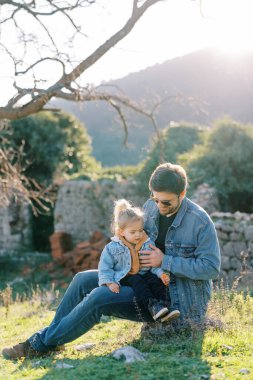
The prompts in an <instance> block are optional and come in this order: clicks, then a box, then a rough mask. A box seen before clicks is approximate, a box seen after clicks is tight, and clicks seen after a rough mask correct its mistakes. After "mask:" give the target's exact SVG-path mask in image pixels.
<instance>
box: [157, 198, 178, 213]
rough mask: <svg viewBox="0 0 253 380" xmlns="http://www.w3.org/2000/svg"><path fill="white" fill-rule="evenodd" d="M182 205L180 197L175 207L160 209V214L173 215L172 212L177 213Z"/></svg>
mask: <svg viewBox="0 0 253 380" xmlns="http://www.w3.org/2000/svg"><path fill="white" fill-rule="evenodd" d="M180 205H181V202H180V201H179V199H178V201H177V205H176V206H174V207H170V208H167V209H165V210H164V211H160V210H159V211H160V214H161V215H164V216H167V215H171V214H175V213H176V212H177V211H178V209H179V207H180Z"/></svg>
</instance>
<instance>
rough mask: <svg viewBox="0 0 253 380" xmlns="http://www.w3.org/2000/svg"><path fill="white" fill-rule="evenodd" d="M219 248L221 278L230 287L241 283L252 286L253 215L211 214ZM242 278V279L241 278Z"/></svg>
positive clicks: (239, 213) (237, 213) (238, 213)
mask: <svg viewBox="0 0 253 380" xmlns="http://www.w3.org/2000/svg"><path fill="white" fill-rule="evenodd" d="M211 217H212V219H213V221H214V224H215V228H216V231H217V234H218V238H219V243H220V247H221V270H222V271H221V276H222V278H223V279H225V282H226V283H227V284H228V285H229V286H231V285H233V283H234V282H235V281H237V279H238V277H239V276H240V275H242V278H241V280H240V281H241V282H243V281H244V280H245V281H246V277H247V284H248V285H251V286H253V214H244V213H241V212H236V213H234V214H232V213H229V212H226V213H222V212H214V213H212V214H211ZM243 277H244V278H243Z"/></svg>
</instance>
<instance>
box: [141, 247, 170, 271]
mask: <svg viewBox="0 0 253 380" xmlns="http://www.w3.org/2000/svg"><path fill="white" fill-rule="evenodd" d="M149 246H150V248H151V250H150V251H140V253H141V254H143V255H145V256H140V257H139V259H140V266H141V268H145V267H154V268H157V267H160V266H161V264H162V261H163V256H164V254H163V252H162V251H161V250H160V249H159V248H157V247H155V246H154V245H152V244H149Z"/></svg>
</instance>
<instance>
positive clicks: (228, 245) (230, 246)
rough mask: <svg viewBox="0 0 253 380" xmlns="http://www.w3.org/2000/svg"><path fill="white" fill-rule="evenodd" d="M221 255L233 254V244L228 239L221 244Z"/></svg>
mask: <svg viewBox="0 0 253 380" xmlns="http://www.w3.org/2000/svg"><path fill="white" fill-rule="evenodd" d="M223 255H225V256H234V246H233V243H232V242H231V241H229V242H228V243H226V244H225V245H224V246H223Z"/></svg>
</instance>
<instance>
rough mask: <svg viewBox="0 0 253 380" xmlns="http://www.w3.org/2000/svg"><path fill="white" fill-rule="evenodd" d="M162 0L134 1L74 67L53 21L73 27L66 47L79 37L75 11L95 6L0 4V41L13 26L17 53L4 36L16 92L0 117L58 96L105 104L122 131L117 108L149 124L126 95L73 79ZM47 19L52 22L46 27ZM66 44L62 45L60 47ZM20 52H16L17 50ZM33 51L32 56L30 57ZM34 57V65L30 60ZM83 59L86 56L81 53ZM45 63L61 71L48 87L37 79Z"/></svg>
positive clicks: (82, 1)
mask: <svg viewBox="0 0 253 380" xmlns="http://www.w3.org/2000/svg"><path fill="white" fill-rule="evenodd" d="M160 1H163V0H146V1H143V0H142V1H140V0H133V2H132V11H131V14H130V15H129V17H128V19H127V21H126V23H125V25H123V26H122V27H121V28H120V29H119V30H118V31H116V32H115V33H114V34H113V35H112V36H111V37H110V38H109V39H106V40H105V41H104V42H103V43H102V44H101V45H100V46H99V47H97V48H96V49H95V50H94V51H93V52H92V53H91V54H90V55H88V56H87V57H83V58H82V59H81V61H80V62H79V63H78V64H76V63H75V57H73V58H72V57H71V56H70V54H67V53H66V51H64V50H62V49H61V48H60V47H59V44H58V40H57V33H56V34H55V23H56V22H59V21H60V22H65V23H66V27H67V23H69V24H70V26H71V27H72V29H73V33H74V35H73V36H71V37H69V39H68V43H69V44H73V41H74V39H75V38H77V37H78V38H80V37H82V36H84V31H83V30H82V27H81V26H79V25H78V24H77V23H76V21H75V17H76V14H77V12H78V11H81V10H82V9H84V8H85V7H87V6H92V5H93V4H94V3H96V1H95V0H68V1H63V0H62V1H58V0H43V1H39V0H37V1H36V0H27V1H23V0H0V5H1V6H2V9H1V16H0V17H1V18H0V25H1V28H2V33H1V36H2V39H4V35H5V33H4V32H5V31H7V33H8V30H11V29H10V28H11V25H12V24H14V27H15V31H16V33H17V36H18V38H19V40H20V52H19V51H15V52H13V51H12V50H11V46H8V43H7V40H8V38H7V37H6V39H5V40H3V41H2V42H1V44H0V48H1V50H2V52H4V53H5V54H6V55H8V56H9V58H10V59H11V61H12V62H13V67H14V77H15V78H14V83H13V86H14V88H15V89H16V94H15V95H14V96H13V97H12V98H11V99H10V100H9V102H8V104H7V105H6V106H5V107H0V119H1V118H2V119H3V118H5V119H9V120H14V119H19V118H23V117H25V116H28V115H31V114H34V113H36V112H39V111H41V110H43V109H45V106H46V105H47V104H48V102H49V101H50V100H51V99H52V98H62V99H67V100H73V101H93V100H104V101H107V102H108V103H109V104H110V105H111V106H112V107H113V108H114V109H115V110H116V111H117V112H118V114H119V116H120V118H121V120H122V123H123V125H124V127H125V128H126V121H125V117H124V114H123V112H122V108H121V107H122V106H127V107H130V108H132V109H133V110H135V111H137V112H141V113H143V114H146V115H147V116H149V117H150V119H151V120H152V115H151V114H150V113H148V112H146V111H144V110H143V109H142V107H139V106H138V105H137V104H135V103H134V102H131V101H130V100H129V99H128V98H127V97H126V96H124V95H122V94H120V93H118V92H115V90H114V91H111V92H109V91H106V90H103V89H102V87H99V88H94V87H93V86H89V85H87V86H85V87H82V86H81V85H80V83H79V82H78V79H79V78H80V77H81V76H82V75H83V74H84V73H85V71H86V70H88V69H89V68H90V67H92V66H93V65H94V64H95V63H96V62H97V61H98V60H99V59H100V58H101V57H103V56H104V55H105V54H106V53H107V52H108V51H109V50H110V49H111V48H112V47H114V46H115V45H116V44H117V43H118V42H119V41H120V40H122V39H123V38H124V37H125V36H127V35H128V34H129V33H130V32H131V30H132V29H133V28H134V26H135V24H136V23H137V22H138V21H139V19H140V18H141V17H142V15H143V14H144V13H145V12H146V11H147V10H148V9H149V8H151V7H152V6H153V5H155V4H156V3H158V2H160ZM24 15H26V16H29V19H30V21H31V22H33V24H34V26H33V30H34V32H33V33H31V24H29V25H28V28H27V27H26V25H24V23H22V16H24ZM50 21H51V23H50ZM36 29H38V30H41V31H42V32H44V36H43V38H42V43H41V44H40V39H41V37H40V35H39V34H36ZM65 46H66V44H65ZM17 50H19V49H17ZM35 53H36V54H35ZM34 54H35V56H36V59H35V61H32V60H31V56H32V55H34ZM84 55H85V54H84ZM45 62H51V63H53V64H56V65H58V66H59V67H60V70H61V73H60V70H59V75H58V76H59V79H57V80H56V81H54V83H48V81H47V77H46V73H45V72H44V71H43V76H42V77H40V76H39V75H38V72H39V69H40V67H41V66H42V65H43V63H45ZM31 73H32V76H33V83H32V85H31V86H29V87H26V86H24V85H22V84H24V83H26V78H27V77H28V76H29V78H30V81H31V77H30V74H31Z"/></svg>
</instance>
